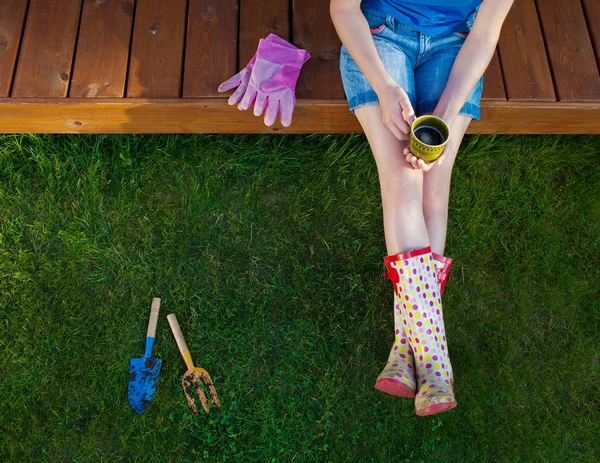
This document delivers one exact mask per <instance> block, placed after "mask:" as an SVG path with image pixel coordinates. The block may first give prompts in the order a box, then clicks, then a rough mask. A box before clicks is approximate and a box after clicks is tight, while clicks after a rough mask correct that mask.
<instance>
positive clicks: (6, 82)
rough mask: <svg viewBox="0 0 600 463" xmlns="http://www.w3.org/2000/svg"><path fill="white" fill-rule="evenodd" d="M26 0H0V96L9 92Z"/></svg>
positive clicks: (4, 95)
mask: <svg viewBox="0 0 600 463" xmlns="http://www.w3.org/2000/svg"><path fill="white" fill-rule="evenodd" d="M26 11H27V0H0V97H7V96H8V94H9V92H10V84H11V83H12V78H13V74H14V71H15V62H16V60H17V53H18V51H19V44H20V43H21V32H22V31H23V24H24V22H25V12H26Z"/></svg>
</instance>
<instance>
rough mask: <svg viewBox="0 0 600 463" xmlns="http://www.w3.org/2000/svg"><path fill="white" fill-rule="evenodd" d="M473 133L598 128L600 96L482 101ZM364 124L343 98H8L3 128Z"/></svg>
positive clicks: (148, 129)
mask: <svg viewBox="0 0 600 463" xmlns="http://www.w3.org/2000/svg"><path fill="white" fill-rule="evenodd" d="M481 113H482V118H481V121H474V122H473V123H472V124H471V126H470V127H469V131H468V132H469V133H498V132H502V133H513V134H533V133H538V134H552V133H571V134H577V133H579V134H583V133H587V134H600V124H598V122H597V121H598V120H600V103H556V102H555V103H519V102H516V103H511V102H500V101H488V102H482V104H481ZM360 131H361V128H360V125H359V124H358V122H357V120H356V118H355V117H354V116H352V114H350V112H349V111H348V105H347V103H346V102H344V101H340V100H334V101H326V100H323V101H322V100H299V101H298V105H297V107H296V112H295V113H294V122H293V124H292V126H291V127H290V128H287V129H285V128H283V127H281V126H275V127H266V126H265V125H264V124H263V122H262V118H258V117H254V116H253V115H252V114H251V113H249V112H248V111H238V110H237V109H235V108H231V107H230V106H227V102H226V101H225V100H224V99H223V98H205V99H198V100H191V99H174V100H169V99H165V100H150V99H141V98H140V99H133V98H129V99H127V98H114V99H113V98H103V99H96V100H93V99H90V98H54V99H28V98H5V99H3V100H1V101H0V133H40V132H45V133H305V134H309V133H355V132H360Z"/></svg>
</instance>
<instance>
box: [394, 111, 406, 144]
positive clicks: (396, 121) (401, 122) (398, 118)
mask: <svg viewBox="0 0 600 463" xmlns="http://www.w3.org/2000/svg"><path fill="white" fill-rule="evenodd" d="M393 122H394V124H395V125H396V127H398V129H399V130H400V132H402V133H403V134H404V135H408V134H409V133H410V126H409V125H408V124H407V123H406V121H405V120H404V119H403V118H402V117H401V116H400V114H394V118H393ZM403 138H405V137H403Z"/></svg>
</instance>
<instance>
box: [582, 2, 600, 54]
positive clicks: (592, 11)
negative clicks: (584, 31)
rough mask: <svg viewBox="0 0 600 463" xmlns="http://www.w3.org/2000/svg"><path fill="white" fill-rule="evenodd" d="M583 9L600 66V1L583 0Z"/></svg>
mask: <svg viewBox="0 0 600 463" xmlns="http://www.w3.org/2000/svg"><path fill="white" fill-rule="evenodd" d="M581 1H582V6H583V11H584V13H585V17H586V19H587V25H588V30H589V32H590V37H591V39H592V43H593V44H594V52H595V53H596V64H597V65H598V66H600V2H599V1H598V0H581Z"/></svg>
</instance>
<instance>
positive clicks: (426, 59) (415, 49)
mask: <svg viewBox="0 0 600 463" xmlns="http://www.w3.org/2000/svg"><path fill="white" fill-rule="evenodd" d="M363 14H364V15H365V17H366V18H367V22H368V23H369V27H370V28H371V36H372V37H373V41H374V42H375V48H376V49H377V52H378V53H379V56H380V58H381V60H382V61H383V65H384V67H385V69H386V71H387V72H388V74H389V75H390V77H392V79H394V81H395V82H396V83H397V84H398V85H399V86H400V87H401V88H402V89H403V90H404V91H405V92H406V93H407V94H408V97H409V98H410V101H411V103H412V105H413V108H414V110H415V112H416V114H417V116H420V115H422V114H430V113H432V112H433V111H434V109H435V107H436V105H437V103H438V101H439V99H440V97H441V96H442V92H443V91H444V88H445V86H446V83H447V82H448V77H450V71H451V70H452V65H453V64H454V60H455V59H456V55H458V52H459V50H460V48H461V47H462V45H463V43H464V42H465V38H466V37H467V35H468V32H469V30H470V29H471V27H472V20H471V21H469V22H467V23H466V24H465V28H464V31H459V32H453V33H452V34H450V35H448V36H446V37H441V38H432V37H429V36H428V35H424V34H421V33H420V32H418V31H417V30H415V29H413V28H412V27H410V26H407V25H406V24H403V23H401V22H400V21H398V20H397V19H394V18H393V17H392V16H390V15H389V14H387V13H385V12H383V11H379V10H375V9H371V8H364V7H363ZM340 70H341V72H342V81H343V84H344V91H345V92H346V98H348V104H349V105H350V111H352V112H353V113H354V110H355V109H357V108H360V107H362V106H372V105H378V104H379V100H378V98H377V94H376V93H375V90H373V87H371V84H370V83H369V81H368V80H367V78H366V77H365V76H364V75H363V73H362V72H361V70H360V69H359V67H358V65H357V64H356V63H355V62H354V60H353V59H352V57H351V56H350V54H349V53H348V50H346V47H342V52H341V56H340ZM482 89H483V78H481V79H480V80H479V82H478V83H477V84H476V85H475V88H474V89H473V91H472V92H471V95H469V98H468V99H467V101H466V103H465V105H464V106H463V107H462V109H461V110H460V112H459V115H461V116H467V117H471V118H473V119H479V117H480V113H479V101H480V100H481V91H482Z"/></svg>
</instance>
